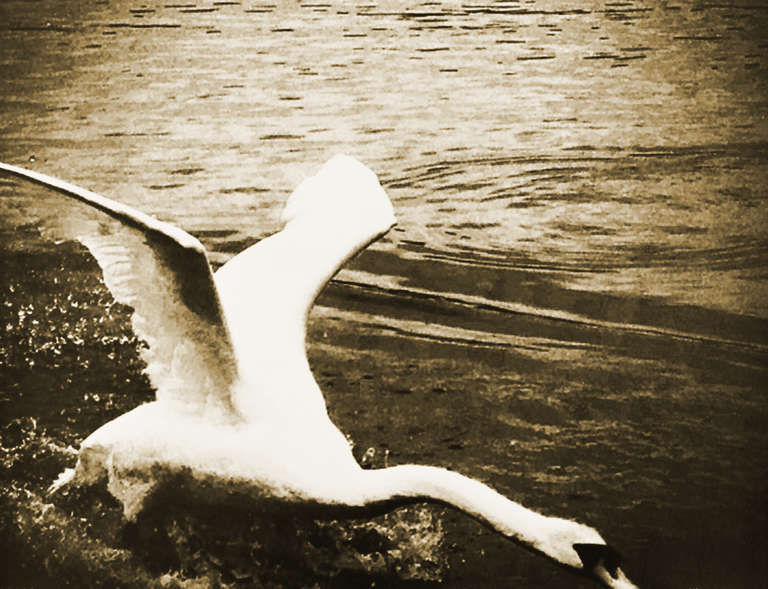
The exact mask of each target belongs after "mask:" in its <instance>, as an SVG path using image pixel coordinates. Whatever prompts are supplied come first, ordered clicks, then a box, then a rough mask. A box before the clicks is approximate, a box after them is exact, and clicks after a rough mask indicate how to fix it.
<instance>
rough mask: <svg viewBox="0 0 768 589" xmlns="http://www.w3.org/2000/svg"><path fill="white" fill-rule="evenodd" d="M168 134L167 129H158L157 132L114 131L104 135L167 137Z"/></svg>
mask: <svg viewBox="0 0 768 589" xmlns="http://www.w3.org/2000/svg"><path fill="white" fill-rule="evenodd" d="M167 135H170V133H168V132H167V131H158V132H156V133H142V132H128V131H113V132H111V133H105V134H104V137H165V136H167Z"/></svg>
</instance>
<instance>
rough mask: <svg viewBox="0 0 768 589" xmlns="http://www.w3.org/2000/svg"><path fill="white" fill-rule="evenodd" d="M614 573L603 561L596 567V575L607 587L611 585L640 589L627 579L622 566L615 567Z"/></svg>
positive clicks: (613, 587)
mask: <svg viewBox="0 0 768 589" xmlns="http://www.w3.org/2000/svg"><path fill="white" fill-rule="evenodd" d="M612 573H613V574H611V573H609V572H608V570H607V569H606V568H605V567H604V566H603V564H602V563H600V564H598V565H597V566H596V567H595V568H594V574H595V576H596V577H597V578H598V579H600V581H601V582H602V583H603V585H605V586H606V587H610V588H611V589H638V587H637V585H635V584H634V583H633V582H632V581H630V580H629V579H627V576H626V575H625V574H624V571H622V570H621V569H620V568H616V569H614V570H613V571H612Z"/></svg>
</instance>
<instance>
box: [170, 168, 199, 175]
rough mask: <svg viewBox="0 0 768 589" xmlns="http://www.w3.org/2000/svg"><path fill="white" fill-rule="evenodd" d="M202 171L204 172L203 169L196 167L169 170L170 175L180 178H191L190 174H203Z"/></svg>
mask: <svg viewBox="0 0 768 589" xmlns="http://www.w3.org/2000/svg"><path fill="white" fill-rule="evenodd" d="M204 171H205V168H198V167H189V168H176V169H175V170H171V174H174V175H181V176H191V175H192V174H197V173H198V172H204Z"/></svg>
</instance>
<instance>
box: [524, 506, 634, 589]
mask: <svg viewBox="0 0 768 589" xmlns="http://www.w3.org/2000/svg"><path fill="white" fill-rule="evenodd" d="M547 520H548V521H547V525H546V528H545V533H544V534H542V535H541V536H540V539H539V540H537V541H535V542H534V543H533V544H532V548H534V549H536V550H537V551H539V552H542V553H543V554H544V555H546V556H548V557H549V558H551V559H552V560H554V561H555V562H557V563H559V564H561V565H563V566H565V567H566V568H569V569H571V570H575V571H576V572H577V573H579V574H581V575H584V576H587V577H590V578H592V579H594V580H596V581H598V582H599V583H600V584H602V585H603V586H605V587H610V588H611V589H637V586H636V585H635V584H633V583H632V582H631V581H630V580H629V579H628V578H627V576H626V575H625V574H624V572H623V571H622V570H621V568H620V567H619V565H620V564H621V556H620V555H619V553H618V552H616V550H614V549H613V548H611V547H610V546H608V544H606V542H605V540H603V538H602V537H601V536H600V534H599V533H598V532H597V530H594V529H592V528H590V527H589V526H585V525H583V524H579V523H576V522H573V521H569V520H565V519H559V518H547Z"/></svg>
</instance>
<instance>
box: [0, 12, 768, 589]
mask: <svg viewBox="0 0 768 589" xmlns="http://www.w3.org/2000/svg"><path fill="white" fill-rule="evenodd" d="M0 11H2V13H3V14H2V19H0V22H2V23H3V24H2V25H0V46H1V47H2V49H3V51H2V56H0V68H1V71H0V79H2V83H0V101H2V109H0V113H1V114H0V129H1V130H0V137H2V140H0V160H2V161H5V162H9V163H16V164H19V165H25V166H27V167H31V168H34V169H38V170H40V171H44V172H46V173H49V174H52V175H54V176H59V177H62V178H64V179H66V180H68V181H71V182H73V183H75V184H79V185H81V186H84V187H87V188H90V189H92V190H95V191H97V192H100V193H103V194H105V195H108V196H110V197H112V198H115V199H117V200H120V201H124V202H126V203H129V204H132V205H134V206H137V207H139V208H141V209H142V210H144V211H146V212H149V213H152V214H155V215H157V216H159V217H160V218H162V219H165V220H169V221H172V222H174V223H176V224H178V225H180V226H181V227H183V228H185V229H187V230H188V231H190V232H191V233H193V234H195V235H196V236H198V237H199V238H200V239H201V240H202V241H203V242H204V244H205V245H206V246H207V247H208V248H209V250H210V251H211V259H212V261H213V262H214V263H215V264H219V263H222V262H223V261H225V260H226V259H228V257H230V256H231V255H232V254H233V253H236V252H237V251H239V250H240V249H242V248H243V247H244V246H245V245H247V244H249V243H252V242H254V241H256V240H257V239H259V238H261V237H263V236H265V235H267V234H269V233H271V232H273V231H276V230H277V229H278V228H279V214H280V210H281V207H282V202H283V201H284V200H285V198H286V197H287V195H288V194H289V193H290V191H291V190H292V188H293V187H294V186H295V185H296V184H297V183H298V182H299V181H300V180H301V179H302V178H303V177H305V176H307V175H309V174H311V173H312V172H313V171H314V170H315V169H316V168H317V167H318V166H319V165H320V163H322V162H323V161H324V160H325V159H326V158H328V157H330V156H331V155H332V154H334V153H336V152H339V151H343V152H348V153H350V154H353V155H355V156H357V157H359V158H360V159H362V160H363V161H364V162H366V163H367V164H368V165H369V166H370V167H372V168H373V169H374V170H375V171H376V172H377V173H378V174H379V176H380V178H381V180H382V183H383V184H384V186H385V188H386V189H387V192H388V193H389V194H390V196H391V198H392V200H393V202H394V205H395V209H396V212H397V215H398V218H399V223H398V226H397V227H396V228H395V229H394V230H393V231H392V232H391V233H390V234H389V235H388V236H387V237H385V238H384V239H383V240H381V241H380V242H378V243H376V244H374V246H372V248H371V249H370V250H368V251H367V252H365V254H363V255H362V256H360V257H359V258H357V259H356V260H354V261H353V263H352V264H351V265H350V266H348V268H347V269H345V270H344V271H342V272H341V273H340V274H339V276H338V277H337V281H336V282H335V283H334V284H333V285H332V286H331V287H330V288H329V289H328V290H327V291H326V293H325V294H324V295H323V298H321V300H320V301H319V303H320V304H319V307H318V308H317V309H316V311H315V312H314V314H313V320H314V325H315V327H314V328H313V331H312V333H311V334H310V343H311V345H312V350H313V352H312V353H313V354H315V356H314V358H315V362H314V363H313V366H315V369H316V371H317V372H318V374H320V373H321V372H322V371H323V370H325V371H326V372H328V373H329V375H326V376H320V377H319V378H320V380H321V381H323V384H324V386H325V388H326V390H328V397H329V401H330V405H331V407H332V410H334V411H337V419H338V420H339V422H340V423H341V425H342V426H343V429H345V431H350V433H352V434H353V437H356V438H357V439H358V440H360V441H361V443H362V442H363V441H364V442H365V443H366V444H367V445H371V446H377V445H379V446H380V445H381V444H383V443H386V444H388V445H389V447H390V449H391V450H392V451H393V460H395V459H399V460H400V461H405V460H406V459H408V460H414V461H416V460H418V461H424V460H429V461H431V462H435V463H439V464H443V465H446V466H450V467H452V468H456V469H460V470H463V471H465V472H468V473H469V474H473V475H475V476H479V477H481V478H484V479H485V480H487V481H489V482H491V483H493V484H494V485H496V486H497V487H498V488H500V489H502V490H504V491H505V492H509V493H510V494H513V491H514V492H515V493H518V496H521V495H520V493H521V494H522V496H521V498H523V499H529V500H530V501H529V502H531V501H533V503H534V505H535V506H537V507H538V508H540V509H544V510H549V511H558V512H559V513H560V514H562V515H573V516H576V515H579V514H582V513H588V514H589V518H588V519H589V521H591V522H592V523H594V524H595V525H596V526H597V527H599V528H600V529H601V530H604V529H608V530H609V531H610V532H611V533H612V534H613V535H614V537H615V540H614V542H615V543H616V544H617V545H618V546H619V547H620V549H621V551H622V552H624V553H625V554H626V557H627V561H628V562H627V569H628V571H629V572H630V573H632V572H634V573H635V576H636V577H638V578H639V579H640V580H641V581H645V582H646V585H647V586H669V587H673V586H682V587H740V586H757V585H760V584H764V583H765V580H766V578H768V572H766V570H767V569H768V567H767V565H766V562H765V558H764V556H759V555H760V554H764V553H765V550H764V548H765V546H766V544H768V542H767V541H766V532H765V530H766V525H764V524H765V518H766V510H765V505H766V489H765V480H766V476H765V475H766V473H767V471H768V468H767V467H768V456H767V445H766V444H767V440H766V436H765V434H764V433H763V430H764V429H765V428H764V424H765V417H766V413H767V409H768V404H767V403H766V401H765V384H764V382H765V376H766V375H765V368H764V366H765V359H766V358H765V357H766V349H767V348H766V346H767V345H768V340H767V338H766V334H768V329H766V328H767V327H768V303H767V302H766V301H768V296H766V295H768V286H767V285H768V280H766V267H767V266H768V264H767V262H768V239H767V238H766V230H765V227H767V226H768V222H767V221H768V218H767V217H768V214H767V213H766V210H767V209H766V207H765V206H764V202H765V199H766V191H767V190H768V188H766V186H768V183H766V178H768V150H767V147H768V121H767V120H766V116H765V113H766V112H768V108H767V107H768V104H766V102H767V100H766V97H768V92H766V85H767V84H768V76H767V75H766V69H767V68H768V61H767V60H766V55H768V53H767V52H766V51H765V49H766V44H767V43H766V41H765V37H764V31H765V30H766V27H767V26H768V10H766V9H765V7H763V6H761V5H759V4H758V3H751V2H746V3H742V4H740V5H737V6H730V5H721V4H715V3H706V2H678V3H675V4H672V3H668V2H650V1H649V2H578V3H577V2H573V3H562V2H546V1H533V2H496V3H489V4H480V3H467V4H461V3H440V2H426V3H423V4H418V5H415V4H409V3H401V2H386V3H385V2H380V3H365V4H350V3H336V2H328V3H304V4H293V3H251V2H242V3H239V2H236V3H230V2H198V3H194V2H183V3H170V2H166V3H146V4H140V3H138V2H136V3H132V2H125V1H121V2H113V3H103V2H77V3H76V2H45V1H40V2H5V3H4V4H3V6H2V8H0ZM6 189H7V190H16V188H8V187H7V186H5V185H4V190H6ZM7 243H8V244H10V245H8V247H9V248H11V249H22V250H23V249H24V247H31V246H30V245H29V244H28V243H26V242H25V241H24V240H21V239H15V240H11V241H8V242H7ZM6 266H7V268H19V267H21V268H23V267H24V265H23V264H22V263H20V262H18V261H17V260H16V259H15V258H14V259H13V260H11V258H7V261H6ZM62 268H63V266H62ZM60 271H62V272H64V270H63V269H62V270H60ZM4 274H5V271H4ZM94 288H95V287H94ZM5 296H6V301H7V302H8V303H9V308H12V309H13V311H14V313H15V311H16V309H15V307H14V305H20V304H21V302H20V301H21V297H20V296H18V295H14V294H13V293H10V292H9V291H6V293H5ZM25 304H26V303H25ZM9 316H13V317H15V316H17V314H11V315H9ZM14 325H16V324H14ZM15 329H21V328H20V327H18V325H16V326H15V327H14V330H15ZM83 331H84V332H86V333H91V334H92V335H93V332H94V329H93V328H83ZM8 333H13V334H15V333H16V331H13V330H10V329H9V330H7V332H6V334H8ZM334 334H335V336H334ZM99 335H100V336H101V334H99ZM10 337H11V336H9V335H6V342H10V343H6V344H5V348H4V349H6V350H9V349H15V348H16V347H17V343H16V342H15V340H12V339H9V338H10ZM334 337H335V338H336V339H334ZM329 346H331V347H332V346H338V350H342V351H343V353H342V352H339V351H338V350H337V351H336V352H334V351H332V350H331V348H329ZM366 346H367V347H370V348H372V349H373V350H377V351H378V355H376V354H374V355H373V356H369V355H367V354H366V352H365V347H366ZM333 349H336V348H333ZM30 350H32V351H31V352H30V353H34V346H30ZM17 351H18V350H17ZM21 356H24V354H21ZM14 357H16V356H14ZM411 357H413V358H414V360H413V362H414V363H416V364H417V365H418V366H417V367H415V368H409V362H411V360H410V358H411ZM349 358H352V359H355V358H356V359H357V360H358V361H359V362H360V363H361V364H354V363H353V364H348V362H351V360H349ZM40 360H42V358H38V361H40ZM94 361H95V360H94ZM318 362H331V365H334V366H335V364H334V362H335V363H339V362H341V363H342V365H343V366H345V368H344V370H339V369H334V368H325V369H323V368H321V366H322V364H318ZM366 362H367V364H366ZM372 363H373V364H379V365H381V366H382V367H383V366H390V368H391V370H392V372H391V373H386V372H383V368H379V369H378V370H379V371H380V372H378V373H376V372H375V370H374V369H373V368H370V367H368V368H366V367H367V366H369V365H370V364H372ZM104 370H109V369H108V368H106V367H105V368H104ZM366 370H367V372H366ZM372 371H373V373H372ZM358 372H360V374H357V373H358ZM363 373H365V374H363ZM374 373H375V374H374ZM8 374H14V375H15V374H16V373H12V372H11V371H10V370H7V371H6V375H8ZM351 375H352V376H351ZM354 375H357V376H359V379H357V380H355V378H353V376H354ZM364 376H368V377H370V376H375V377H376V378H375V379H372V380H373V381H374V383H378V384H379V385H380V387H379V388H380V390H378V389H377V390H373V389H371V390H370V391H368V389H367V388H365V387H363V386H362V384H361V383H363V384H365V383H367V382H368V379H364V378H363V377H364ZM449 376H450V378H449ZM398 379H400V380H401V381H402V382H399V381H398ZM366 386H367V385H366ZM345 387H347V388H350V389H353V390H354V391H355V395H357V396H354V395H353V396H347V395H346V393H344V390H345ZM371 387H373V384H372V385H371ZM329 389H330V390H329ZM404 389H407V390H408V391H410V393H409V394H407V395H400V394H397V391H399V390H400V391H402V390H404ZM433 389H438V392H435V391H433ZM14 390H15V389H14ZM440 390H442V391H448V394H443V393H440V392H439V391H440ZM381 391H383V392H381ZM387 391H389V392H390V393H393V394H387ZM454 393H455V394H454ZM459 393H461V394H459ZM366 395H368V396H366ZM381 395H384V396H383V397H382V396H381ZM430 395H431V396H430ZM6 401H7V402H6V403H4V406H5V407H10V406H12V405H13V403H11V400H9V399H7V400H6ZM334 403H335V404H336V405H337V407H338V408H337V409H333V407H334ZM435 406H437V407H440V408H441V412H439V413H435V412H434V407H435ZM38 408H39V407H38ZM396 408H400V409H401V410H402V412H403V413H405V414H407V415H412V414H413V416H412V421H408V420H407V419H406V418H405V417H403V416H402V415H401V414H399V413H398V412H397V409H396ZM364 409H367V410H368V417H365V416H361V415H360V414H359V412H360V411H363V410H364ZM355 411H357V412H358V414H357V415H355V414H354V412H355ZM442 411H445V413H443V412H442ZM14 415H15V410H14ZM381 424H386V425H385V426H384V427H383V429H377V428H379V427H380V426H381ZM52 428H53V425H51V426H49V428H48V429H49V431H50V430H51V429H52ZM81 433H82V432H81ZM86 433H87V432H86ZM446 440H447V441H446ZM449 446H455V447H457V448H458V449H451V448H449ZM397 452H399V457H398V456H396V454H397ZM430 453H431V454H430ZM585 497H589V498H591V499H585ZM585 502H586V503H585ZM470 530H471V532H467V531H466V530H464V531H463V532H462V535H463V536H467V535H471V534H474V529H473V528H470ZM454 541H455V543H457V544H465V543H466V542H465V541H460V540H458V539H455V540H454ZM469 545H470V546H474V544H472V543H470V544H469ZM480 550H483V551H485V552H486V553H487V554H494V555H495V556H494V557H491V556H486V558H485V559H478V557H477V556H469V553H471V552H472V549H471V548H467V549H466V551H465V552H464V553H461V557H460V558H459V557H457V558H456V559H455V562H453V563H452V567H451V570H453V571H456V570H457V569H459V570H462V571H463V572H462V573H456V572H454V573H452V574H454V575H459V574H464V575H466V577H465V578H464V581H463V582H464V583H465V584H467V583H468V584H470V585H471V584H473V583H474V582H477V579H480V578H483V577H482V576H483V574H491V573H484V571H492V572H493V574H499V575H510V576H511V577H512V578H519V579H521V580H520V582H521V583H531V582H532V581H531V579H534V580H535V579H537V578H538V577H535V576H533V577H532V575H537V574H539V573H538V572H537V571H538V566H537V565H538V562H536V563H534V564H533V565H531V566H530V567H527V565H519V566H521V567H523V569H521V571H517V569H514V571H509V570H507V569H506V568H505V566H506V567H509V566H510V565H509V559H510V558H512V557H511V556H510V554H509V551H508V549H507V546H506V545H505V544H501V545H499V544H496V543H494V540H493V539H492V537H487V536H482V539H481V540H480V545H479V548H478V553H479V551H480ZM670 554H674V555H675V558H674V559H673V558H671V556H670ZM714 555H718V558H715V557H714ZM461 560H467V561H468V563H465V564H463V565H462V564H461V563H460V561H461ZM473 563H474V564H473ZM633 564H634V568H633ZM515 566H517V565H515ZM542 566H543V567H546V565H545V564H543V563H542ZM462 567H463V568H462ZM526 567H527V568H526ZM513 568H514V567H513ZM515 571H517V572H515ZM515 574H519V577H515ZM542 574H543V573H542ZM451 578H453V577H451ZM541 578H542V579H543V578H544V577H541ZM473 579H474V580H473ZM566 579H569V578H567V577H566ZM761 581H762V583H761ZM451 582H454V584H455V586H461V584H460V582H459V581H456V580H455V579H454V581H451ZM564 582H573V581H571V580H570V579H569V580H568V581H564ZM456 583H459V584H456ZM546 583H550V585H552V584H555V585H556V584H557V583H556V582H554V581H551V580H549V581H541V584H545V585H546Z"/></svg>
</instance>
